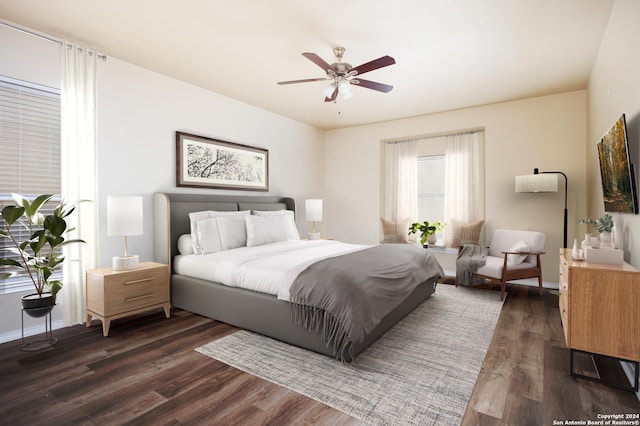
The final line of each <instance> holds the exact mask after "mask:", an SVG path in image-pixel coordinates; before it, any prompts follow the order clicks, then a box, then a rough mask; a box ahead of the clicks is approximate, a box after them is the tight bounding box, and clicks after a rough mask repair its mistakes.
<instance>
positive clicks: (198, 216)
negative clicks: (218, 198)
mask: <svg viewBox="0 0 640 426" xmlns="http://www.w3.org/2000/svg"><path fill="white" fill-rule="evenodd" d="M250 213H251V212H250V211H249V210H242V211H228V212H227V211H214V210H204V211H200V212H191V213H189V221H190V222H191V238H192V240H193V252H194V253H195V254H202V244H201V243H200V239H199V238H198V229H197V228H196V226H197V223H198V221H200V220H203V219H208V218H210V217H222V216H225V217H226V216H232V217H233V216H236V217H244V216H246V215H248V214H250Z"/></svg>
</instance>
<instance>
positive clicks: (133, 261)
mask: <svg viewBox="0 0 640 426" xmlns="http://www.w3.org/2000/svg"><path fill="white" fill-rule="evenodd" d="M138 264H139V256H138V255H134V256H114V257H113V270H114V271H130V270H132V269H138Z"/></svg>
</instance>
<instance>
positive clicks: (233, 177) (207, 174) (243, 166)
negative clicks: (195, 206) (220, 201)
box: [176, 132, 269, 191]
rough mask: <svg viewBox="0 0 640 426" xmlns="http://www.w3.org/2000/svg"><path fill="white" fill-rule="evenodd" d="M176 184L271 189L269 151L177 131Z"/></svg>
mask: <svg viewBox="0 0 640 426" xmlns="http://www.w3.org/2000/svg"><path fill="white" fill-rule="evenodd" d="M176 186H188V187H194V188H219V189H240V190H249V191H268V190H269V151H268V150H266V149H262V148H255V147H251V146H246V145H241V144H236V143H231V142H225V141H221V140H217V139H211V138H207V137H204V136H197V135H192V134H189V133H183V132H176Z"/></svg>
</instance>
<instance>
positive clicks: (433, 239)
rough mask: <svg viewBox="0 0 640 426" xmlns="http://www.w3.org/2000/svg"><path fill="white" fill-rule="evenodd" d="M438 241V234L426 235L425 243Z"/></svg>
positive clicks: (432, 243)
mask: <svg viewBox="0 0 640 426" xmlns="http://www.w3.org/2000/svg"><path fill="white" fill-rule="evenodd" d="M437 242H438V236H437V235H436V234H431V235H429V236H428V237H427V244H431V245H434V244H435V243H437Z"/></svg>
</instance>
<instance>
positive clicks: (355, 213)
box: [324, 91, 586, 283]
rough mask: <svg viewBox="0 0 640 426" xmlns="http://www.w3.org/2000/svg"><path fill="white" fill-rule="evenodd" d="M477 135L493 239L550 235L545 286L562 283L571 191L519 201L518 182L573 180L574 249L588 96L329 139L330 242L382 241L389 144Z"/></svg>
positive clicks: (424, 119) (394, 124) (434, 117)
mask: <svg viewBox="0 0 640 426" xmlns="http://www.w3.org/2000/svg"><path fill="white" fill-rule="evenodd" d="M427 101H428V100H427ZM427 101H426V102H427ZM477 128H484V129H485V170H486V174H485V185H486V187H485V204H486V208H485V209H486V220H487V224H486V227H485V233H486V235H488V236H489V238H490V236H491V235H492V234H493V230H494V229H496V228H498V227H501V228H514V229H531V230H539V231H542V232H544V233H545V234H546V236H547V243H546V247H545V249H546V252H547V254H546V255H545V256H543V274H544V280H545V281H548V282H554V283H557V282H558V250H559V248H560V247H561V246H562V239H563V235H562V233H563V209H564V192H563V191H562V189H561V190H560V192H558V193H547V194H522V193H521V194H516V193H515V190H514V189H515V176H516V175H523V174H531V173H532V172H533V168H534V167H538V168H539V169H540V170H541V171H562V172H564V173H565V174H567V176H568V178H569V193H568V209H569V222H568V223H569V226H568V230H569V232H568V236H569V245H570V244H571V242H572V241H573V238H574V237H575V236H577V233H579V232H578V231H577V229H576V227H577V225H576V222H577V221H578V219H580V218H581V217H584V215H585V212H586V198H585V187H586V182H585V179H586V176H585V172H584V170H585V163H586V154H585V141H586V92H585V91H575V92H570V93H564V94H558V95H552V96H545V97H539V98H533V99H526V100H522V101H516V102H505V103H500V104H494V105H487V106H482V107H477V108H469V109H464V110H458V111H450V112H443V113H439V114H431V115H425V116H420V117H414V118H407V119H402V120H396V121H390V122H385V123H376V124H371V125H367V126H357V127H351V128H347V129H339V130H333V131H328V132H326V136H325V140H326V146H325V188H324V190H325V211H326V219H325V227H326V231H325V232H326V235H328V236H330V237H333V238H336V239H339V240H344V241H348V242H354V243H365V244H373V243H376V242H378V240H379V237H380V215H381V208H380V206H381V201H382V200H381V191H380V185H381V179H382V176H381V171H382V170H383V168H382V167H381V163H382V159H381V149H380V144H381V141H382V140H385V139H392V138H406V137H410V136H419V135H430V134H440V133H449V132H455V131H459V130H466V129H477ZM562 185H563V183H560V188H562Z"/></svg>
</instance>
